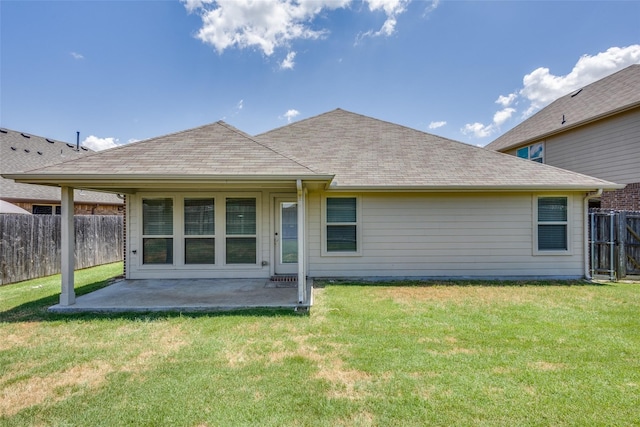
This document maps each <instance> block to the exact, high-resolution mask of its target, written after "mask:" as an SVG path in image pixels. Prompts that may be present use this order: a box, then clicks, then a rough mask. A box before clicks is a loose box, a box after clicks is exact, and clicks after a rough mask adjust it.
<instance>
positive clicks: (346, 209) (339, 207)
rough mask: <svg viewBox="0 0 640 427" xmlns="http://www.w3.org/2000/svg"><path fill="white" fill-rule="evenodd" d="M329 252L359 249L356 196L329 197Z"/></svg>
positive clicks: (355, 250)
mask: <svg viewBox="0 0 640 427" xmlns="http://www.w3.org/2000/svg"><path fill="white" fill-rule="evenodd" d="M326 213H327V217H326V222H327V229H326V239H327V241H326V244H327V246H326V247H327V252H357V251H358V212H357V199H356V198H355V197H327V209H326Z"/></svg>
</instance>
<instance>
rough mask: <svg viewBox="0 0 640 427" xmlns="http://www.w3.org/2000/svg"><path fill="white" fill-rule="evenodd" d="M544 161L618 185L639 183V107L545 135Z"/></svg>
mask: <svg viewBox="0 0 640 427" xmlns="http://www.w3.org/2000/svg"><path fill="white" fill-rule="evenodd" d="M545 163H546V164H549V165H552V166H557V167H560V168H563V169H568V170H572V171H574V172H580V173H583V174H585V175H591V176H594V177H597V178H601V179H606V180H608V181H612V182H616V183H620V184H630V183H634V182H640V109H637V110H635V111H632V112H628V113H625V114H620V115H618V116H615V117H613V118H610V119H607V120H602V121H599V122H597V123H593V124H590V125H587V126H583V127H581V128H579V129H576V130H574V131H570V132H565V133H563V134H560V135H557V136H555V137H551V138H548V139H547V140H546V142H545Z"/></svg>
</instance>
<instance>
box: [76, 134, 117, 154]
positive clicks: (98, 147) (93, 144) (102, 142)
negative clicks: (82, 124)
mask: <svg viewBox="0 0 640 427" xmlns="http://www.w3.org/2000/svg"><path fill="white" fill-rule="evenodd" d="M82 145H83V146H84V147H87V148H90V149H92V150H94V151H102V150H107V149H109V148H114V147H117V146H118V145H119V144H118V139H117V138H98V137H97V136H95V135H89V136H88V137H86V138H85V139H84V141H82Z"/></svg>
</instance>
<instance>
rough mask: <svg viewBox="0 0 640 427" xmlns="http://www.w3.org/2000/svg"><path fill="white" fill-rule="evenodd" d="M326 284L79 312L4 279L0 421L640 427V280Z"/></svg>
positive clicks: (43, 285) (86, 277)
mask: <svg viewBox="0 0 640 427" xmlns="http://www.w3.org/2000/svg"><path fill="white" fill-rule="evenodd" d="M121 268H122V266H121V264H114V265H110V266H103V267H97V268H93V269H88V270H84V271H81V272H78V273H77V277H78V281H79V282H80V283H81V285H80V286H78V288H79V289H78V293H79V294H80V293H83V292H86V291H88V290H90V289H95V288H97V287H99V286H103V285H104V284H105V281H106V280H107V279H108V278H109V277H112V276H114V275H117V274H119V273H120V272H121ZM325 285H326V286H325V287H324V288H321V289H316V290H315V298H316V300H315V306H314V307H313V309H312V310H311V314H310V315H309V316H301V315H295V314H293V313H291V312H287V311H252V312H233V313H223V314H211V315H180V314H147V315H144V314H130V315H122V314H119V315H115V314H114V315H88V314H85V315H67V316H64V315H54V314H49V313H47V312H46V307H48V306H49V305H52V304H54V303H56V302H57V293H58V292H59V277H56V276H54V277H52V278H47V279H40V280H34V281H29V282H24V283H20V284H15V285H9V286H5V287H0V337H1V338H0V426H29V425H36V426H49V425H53V426H100V425H117V426H121V425H130V426H159V425H171V426H194V427H195V426H235V425H247V426H253V425H257V426H269V425H271V426H283V425H284V426H307V425H308V426H341V425H343V426H368V425H380V426H388V425H402V426H412V425H415V426H424V425H442V426H452V425H474V426H477V425H480V426H482V425H492V426H493V425H503V426H527V425H540V426H548V425H553V426H598V425H601V426H605V425H606V426H625V425H628V426H631V425H640V284H622V283H612V284H604V285H585V284H582V283H577V282H574V283H570V284H567V283H549V284H546V285H541V284H539V283H530V284H526V285H523V284H514V283H511V284H508V283H501V284H496V283H484V284H483V283H461V282H456V283H455V284H446V283H443V284H435V283H430V284H428V285H426V286H424V285H419V284H416V283H404V284H393V285H390V284H385V285H369V286H366V285H358V284H332V283H327V284H325Z"/></svg>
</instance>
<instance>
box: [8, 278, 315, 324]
mask: <svg viewBox="0 0 640 427" xmlns="http://www.w3.org/2000/svg"><path fill="white" fill-rule="evenodd" d="M117 280H119V278H111V279H109V280H103V281H100V282H95V283H90V284H88V285H84V286H78V287H77V288H75V291H76V297H79V296H81V295H85V294H88V293H91V292H94V291H97V290H98V289H101V288H104V287H106V286H109V285H111V284H112V283H114V282H115V281H117ZM59 298H60V295H59V294H54V295H50V296H47V297H44V298H40V299H37V300H33V301H29V302H26V303H24V304H21V305H18V306H16V307H13V308H11V309H9V310H6V311H2V312H0V322H7V323H8V322H43V321H65V320H73V321H76V320H81V321H87V320H94V319H95V320H98V319H125V320H127V319H128V320H131V321H141V320H142V321H154V320H165V319H169V318H176V317H190V318H201V317H227V316H262V317H281V316H300V315H304V314H307V313H305V312H295V311H294V310H293V309H282V308H279V309H269V308H251V309H236V310H229V311H209V312H207V311H203V312H179V311H148V312H113V313H107V312H96V313H92V312H83V313H50V312H49V311H47V310H48V308H49V307H51V306H52V305H55V304H58V302H59Z"/></svg>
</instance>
